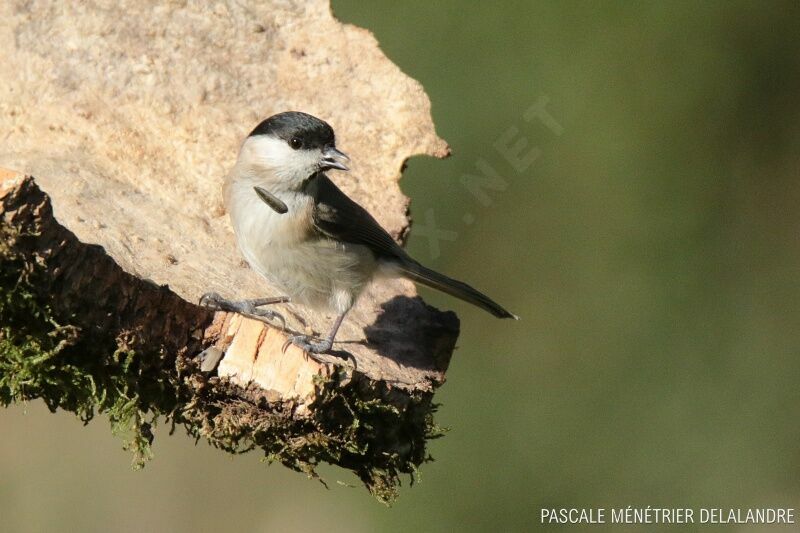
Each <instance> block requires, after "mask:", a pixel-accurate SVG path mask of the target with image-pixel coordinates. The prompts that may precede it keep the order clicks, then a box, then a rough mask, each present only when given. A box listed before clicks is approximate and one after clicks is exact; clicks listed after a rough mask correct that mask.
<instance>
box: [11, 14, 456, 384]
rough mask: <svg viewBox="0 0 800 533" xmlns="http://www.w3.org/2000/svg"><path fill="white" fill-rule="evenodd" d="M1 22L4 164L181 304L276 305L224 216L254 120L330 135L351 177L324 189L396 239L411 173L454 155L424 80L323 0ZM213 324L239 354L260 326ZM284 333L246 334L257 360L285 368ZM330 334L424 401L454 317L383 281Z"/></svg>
mask: <svg viewBox="0 0 800 533" xmlns="http://www.w3.org/2000/svg"><path fill="white" fill-rule="evenodd" d="M0 19H2V20H3V21H4V23H3V25H2V26H0V50H2V52H3V57H4V60H3V61H2V62H1V63H0V132H1V133H0V135H2V143H0V165H2V166H5V167H7V168H10V169H14V170H18V171H20V172H22V173H25V174H29V175H32V176H34V177H35V180H36V183H37V184H38V185H39V187H41V189H42V190H43V191H44V192H45V193H46V194H47V195H48V196H49V197H50V198H51V200H52V205H53V211H54V215H55V218H56V220H57V221H58V222H59V223H60V224H61V225H63V226H64V227H65V228H67V229H68V230H69V231H70V232H72V233H74V234H75V236H76V237H77V239H78V241H79V242H81V243H86V244H96V245H100V246H102V247H103V250H104V251H105V253H107V254H108V256H109V257H110V258H111V259H113V261H114V262H115V263H116V264H117V265H119V266H120V267H121V269H122V270H123V271H124V272H126V273H129V274H131V275H133V276H135V277H137V278H140V279H145V280H150V281H152V282H154V283H155V284H157V285H164V286H168V287H169V290H170V291H172V292H173V293H175V294H176V295H177V296H179V297H180V298H182V299H183V300H185V301H187V302H191V303H196V302H197V301H198V300H199V298H200V296H201V295H202V294H203V293H205V292H207V291H215V292H218V293H220V294H221V295H223V296H224V297H227V298H253V297H260V296H270V295H275V294H277V292H276V291H275V290H273V289H272V288H271V287H269V286H268V285H267V283H266V282H265V281H264V280H263V279H261V278H260V277H259V276H258V275H256V274H255V273H254V272H253V271H252V270H250V268H249V267H247V266H246V264H245V263H244V262H243V260H242V257H241V255H240V254H239V252H238V249H237V248H236V245H235V242H234V238H233V234H232V231H231V228H230V225H229V222H228V217H227V214H226V213H225V212H224V210H223V208H222V204H221V194H220V188H221V182H222V178H223V176H224V174H225V173H226V171H227V170H228V168H229V167H230V166H231V165H232V164H233V162H234V161H235V158H236V154H237V150H238V145H239V143H240V142H241V140H242V139H243V137H244V136H245V135H246V134H247V133H248V131H249V130H250V129H251V128H252V127H254V125H255V124H257V123H258V121H259V120H261V119H263V118H265V117H266V116H269V115H271V114H273V113H275V112H279V111H283V110H289V109H295V110H303V111H307V112H310V113H312V114H314V115H317V116H319V117H322V118H324V119H325V120H327V121H328V122H330V123H331V124H332V126H333V127H334V129H335V130H336V132H337V144H338V145H339V146H340V147H341V148H342V149H343V150H344V151H346V152H348V153H349V155H350V156H351V158H352V167H353V168H352V171H351V172H350V173H346V174H345V173H335V174H334V175H333V178H334V180H335V181H336V182H337V184H338V185H339V186H340V187H342V188H343V189H344V190H345V191H346V192H347V193H348V194H350V195H351V196H352V197H353V198H354V199H356V200H357V201H358V202H359V203H361V204H362V205H364V206H365V207H366V208H367V209H369V210H370V211H371V212H372V213H373V214H374V215H375V216H376V218H377V219H378V220H379V221H380V222H381V224H382V225H383V226H384V227H385V228H386V229H387V230H389V231H390V233H391V234H393V235H394V236H396V237H397V238H400V237H402V236H403V235H404V234H405V232H406V230H407V228H408V224H409V221H408V218H407V207H408V200H407V199H406V198H405V197H404V196H403V195H402V193H401V192H400V190H399V187H398V185H397V180H398V178H399V175H400V168H401V166H402V164H403V162H404V160H405V159H406V158H407V157H409V156H411V155H414V154H429V155H434V156H444V155H446V154H447V151H448V148H447V145H446V144H445V143H444V142H443V141H442V140H441V139H439V138H438V137H437V136H436V134H435V132H434V127H433V124H432V122H431V118H430V104H429V101H428V98H427V97H426V95H425V94H424V92H423V90H422V88H421V87H420V85H419V84H418V83H417V82H415V81H414V80H412V79H410V78H408V77H407V76H406V75H404V74H403V73H402V72H401V71H400V70H399V69H398V68H397V67H396V66H395V65H393V64H392V63H391V62H390V61H389V60H388V59H387V58H386V57H385V56H384V55H383V54H382V53H381V52H380V50H379V48H378V46H377V43H376V41H375V39H374V38H373V37H372V35H371V34H370V33H369V32H367V31H365V30H362V29H359V28H356V27H353V26H349V25H344V24H341V23H339V22H338V21H336V20H335V19H334V18H333V16H332V15H331V12H330V7H329V5H328V3H327V2H326V1H319V0H318V1H312V2H256V1H253V2H237V3H232V2H231V3H219V4H216V6H215V7H214V8H213V9H211V10H209V9H208V7H207V4H206V3H192V2H188V3H187V2H177V3H168V4H163V3H161V2H140V1H130V2H114V3H108V5H107V6H105V7H103V8H100V7H89V6H88V5H82V4H81V5H77V4H69V3H67V4H58V3H42V4H30V3H28V2H13V1H12V2H4V3H2V6H0ZM108 290H119V289H118V288H114V287H109V288H108ZM275 307H276V310H278V311H280V312H281V313H283V314H284V316H286V317H287V319H289V320H288V327H289V329H290V330H294V331H301V332H305V331H309V330H311V331H314V332H317V333H325V332H326V331H327V330H328V328H329V326H330V323H331V321H332V318H333V317H332V316H319V315H314V314H310V313H308V312H306V310H305V309H303V308H301V307H293V306H292V305H291V304H289V305H280V306H275ZM219 320H224V321H225V323H226V324H227V325H226V326H225V327H226V330H225V338H226V339H228V340H229V341H230V344H229V345H228V346H223V347H224V348H226V349H229V350H232V351H231V353H230V354H229V355H231V356H234V355H236V354H235V352H236V351H237V350H238V349H239V348H240V347H241V346H244V344H243V343H242V342H237V339H236V336H237V335H238V334H242V335H245V333H246V334H247V335H250V336H253V335H254V334H253V332H254V331H255V330H260V329H261V328H262V326H261V325H256V324H250V323H249V322H250V321H248V320H245V321H241V320H240V319H231V318H227V317H226V318H219V319H218V321H219ZM304 321H305V323H306V324H307V325H306V326H304V325H303V322H304ZM276 334H277V335H279V337H277V336H275V335H276ZM284 335H285V333H283V332H276V333H270V334H269V335H267V334H265V333H264V332H260V333H258V334H257V335H255V337H256V339H257V342H258V343H261V344H263V343H264V342H265V341H267V340H269V342H268V343H267V346H269V348H268V349H261V347H260V346H261V344H259V348H258V352H257V353H258V358H259V359H261V358H271V359H274V361H273V362H272V363H270V364H275V365H279V366H280V365H283V363H281V361H283V358H284V355H283V354H282V353H280V350H277V349H276V348H277V347H279V346H280V345H281V344H282V343H281V342H279V340H280V338H283V336H284ZM229 337H230V338H229ZM248 338H250V337H248ZM273 339H275V340H274V341H273ZM338 339H339V340H340V341H341V342H339V343H337V344H336V345H335V349H336V350H342V351H346V352H348V353H349V354H350V355H351V356H352V360H353V361H354V362H355V366H356V368H357V369H358V371H359V372H362V373H364V374H365V375H367V376H369V377H370V378H371V379H376V380H387V381H389V382H391V383H392V384H393V385H394V386H397V387H400V388H405V389H409V390H414V389H421V390H431V388H432V387H433V386H435V385H436V384H438V383H440V382H441V381H442V379H443V372H444V369H445V368H446V365H447V361H448V358H449V351H450V350H451V349H452V345H453V342H454V335H453V320H452V318H449V317H447V316H445V315H441V314H439V313H438V312H436V311H434V310H432V309H431V308H429V307H426V306H425V305H424V304H423V303H422V302H421V301H420V300H418V299H417V298H416V292H415V288H414V287H413V285H412V284H410V283H408V282H405V281H389V282H381V283H380V284H375V285H373V286H372V287H370V288H369V289H368V290H367V291H366V292H365V294H364V295H363V296H362V298H361V300H360V302H359V304H358V305H357V306H356V307H355V308H354V309H353V311H352V312H351V313H350V314H349V316H348V318H347V320H346V321H345V323H344V326H343V327H342V330H341V331H340V333H339V335H338ZM252 348H253V347H252V346H250V345H248V346H247V348H246V350H248V351H250V350H252ZM242 349H244V348H242ZM289 352H292V353H290V354H289V355H288V356H286V357H289V358H295V359H297V358H300V357H301V354H299V353H297V352H298V351H297V350H294V349H291V350H289ZM226 357H227V356H226ZM237 357H238V356H237ZM262 364H263V363H262ZM305 364H306V365H309V366H311V367H314V366H318V365H317V364H316V363H314V362H313V361H308V360H306V363H305ZM233 367H234V365H233V363H232V362H231V361H228V362H227V363H226V364H223V367H222V368H223V372H226V371H227V370H226V369H231V370H230V372H231V375H235V376H238V378H239V379H240V380H242V381H244V380H246V379H247V378H248V377H253V378H255V379H257V380H258V379H260V377H261V376H266V375H267V374H268V373H266V374H265V373H264V372H261V373H259V372H255V373H253V372H252V371H250V370H241V371H239V370H233ZM306 371H307V369H304V370H303V372H306ZM237 372H240V373H238V374H237ZM268 382H269V383H273V384H274V383H275V381H269V380H268ZM290 389H291V387H290Z"/></svg>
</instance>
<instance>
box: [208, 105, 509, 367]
mask: <svg viewBox="0 0 800 533" xmlns="http://www.w3.org/2000/svg"><path fill="white" fill-rule="evenodd" d="M348 161H349V158H348V157H347V156H346V155H345V154H344V153H342V152H340V151H339V150H338V149H337V148H336V141H335V136H334V132H333V129H332V128H331V127H330V126H329V125H328V124H327V123H326V122H324V121H322V120H320V119H318V118H316V117H314V116H312V115H309V114H306V113H301V112H297V111H288V112H284V113H279V114H277V115H273V116H271V117H269V118H267V119H266V120H264V121H263V122H261V123H260V124H259V125H258V126H257V127H256V128H255V129H254V130H253V131H252V132H251V133H250V135H249V136H248V137H247V138H246V139H245V140H244V142H243V143H242V146H241V149H240V151H239V157H238V159H237V161H236V164H235V166H234V167H233V169H232V170H231V172H230V173H229V174H228V175H227V177H226V179H225V187H224V194H225V206H226V208H227V210H228V213H229V214H230V217H231V222H232V224H233V229H234V232H235V233H236V240H237V242H238V245H239V249H240V250H241V252H242V254H243V255H244V257H245V259H246V260H247V262H248V263H249V264H250V266H251V267H252V268H253V270H255V271H256V272H258V273H259V274H261V275H262V276H263V277H264V278H266V279H267V280H268V281H269V282H270V283H271V284H272V285H273V286H274V287H275V288H277V289H279V290H280V291H282V294H281V295H280V296H277V297H275V298H261V299H257V300H243V301H230V300H225V299H223V298H221V297H220V296H219V295H218V294H215V293H208V294H205V295H204V296H203V298H202V299H201V304H202V305H205V306H208V307H210V308H214V309H220V310H226V311H233V312H238V313H242V314H245V315H249V316H252V317H255V318H260V319H268V320H269V319H274V318H276V317H279V315H278V314H277V313H275V312H274V311H269V310H265V309H260V307H262V306H264V305H268V304H272V303H279V302H286V301H292V302H294V303H299V304H301V305H304V306H306V307H308V308H310V309H312V310H313V311H317V312H330V311H333V312H334V313H335V314H336V316H337V318H336V320H335V321H334V323H333V327H332V328H331V331H330V333H329V334H328V336H327V337H326V338H325V339H323V340H321V341H319V342H314V341H312V339H311V338H310V337H309V336H306V335H295V336H292V337H290V338H289V341H288V342H291V343H293V344H295V345H297V346H299V347H300V348H301V349H303V350H305V351H306V352H307V353H309V354H320V353H325V352H327V351H329V350H330V349H331V347H332V346H333V341H334V339H335V338H336V332H337V331H338V330H339V326H341V324H342V321H343V320H344V317H345V315H346V314H347V312H348V311H349V310H350V308H351V307H352V306H353V305H354V304H355V302H356V300H357V299H358V296H359V294H360V293H361V291H362V290H363V289H364V287H365V286H366V285H367V284H368V283H369V282H370V281H371V280H372V279H373V277H375V276H389V277H398V276H402V277H406V278H408V279H410V280H412V281H415V282H417V283H421V284H423V285H427V286H428V287H432V288H434V289H438V290H440V291H443V292H446V293H447V294H450V295H453V296H455V297H457V298H461V299H462V300H464V301H467V302H469V303H471V304H474V305H477V306H478V307H481V308H482V309H485V310H486V311H488V312H490V313H492V314H493V315H495V316H497V317H500V318H514V319H518V317H517V316H515V315H513V314H512V313H510V312H508V311H506V310H505V309H504V308H503V307H501V306H500V305H498V304H497V303H495V302H494V301H492V299H490V298H489V297H488V296H486V295H484V294H482V293H480V292H478V291H477V290H475V289H473V288H472V287H470V286H469V285H467V284H466V283H462V282H460V281H456V280H454V279H451V278H448V277H447V276H444V275H442V274H439V273H437V272H434V271H433V270H430V269H428V268H426V267H424V266H422V265H421V264H420V263H418V262H417V261H415V260H414V259H412V258H411V257H410V256H409V255H408V254H407V253H406V252H405V250H403V248H401V247H400V245H398V244H397V243H396V242H395V241H394V239H392V237H391V236H390V235H389V234H388V233H387V232H386V231H385V230H384V229H383V228H382V227H381V226H380V224H378V222H377V221H376V220H375V219H374V218H373V217H372V216H371V215H370V214H369V213H368V212H367V211H366V210H365V209H364V208H363V207H361V206H360V205H358V204H357V203H356V202H354V201H353V200H351V199H350V198H349V197H348V196H347V195H346V194H345V193H343V192H342V191H341V190H340V189H339V188H338V187H337V186H336V185H335V184H334V183H333V182H332V181H331V180H330V179H329V178H328V176H327V175H326V174H325V172H326V171H329V170H344V171H346V170H349V169H348V167H347V162H348Z"/></svg>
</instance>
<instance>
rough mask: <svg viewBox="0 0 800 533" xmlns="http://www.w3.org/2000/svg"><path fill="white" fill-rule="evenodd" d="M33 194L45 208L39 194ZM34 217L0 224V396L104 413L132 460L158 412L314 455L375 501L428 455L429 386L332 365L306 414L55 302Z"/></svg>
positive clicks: (305, 463) (291, 461) (208, 430)
mask: <svg viewBox="0 0 800 533" xmlns="http://www.w3.org/2000/svg"><path fill="white" fill-rule="evenodd" d="M42 205H44V206H45V208H49V204H48V203H47V201H46V198H45V200H44V202H43V204H42ZM0 220H2V218H0ZM38 220H39V218H37V217H27V216H23V217H17V218H16V219H15V218H13V217H11V218H9V217H6V219H5V220H4V221H3V224H2V225H0V404H2V405H9V404H11V403H14V402H20V401H30V400H34V399H36V398H41V399H42V400H43V401H44V402H45V403H46V405H47V406H48V408H49V409H50V410H51V411H56V410H58V409H63V410H66V411H70V412H73V413H75V414H76V415H77V416H78V417H79V418H80V419H81V420H82V421H83V422H84V423H88V422H89V421H90V420H91V419H92V418H93V417H94V416H95V415H96V414H98V413H105V414H107V415H108V416H109V418H110V420H111V425H112V431H113V432H114V433H115V434H118V435H122V436H123V437H124V439H125V447H126V448H128V449H130V450H131V451H132V452H133V464H134V467H137V468H138V467H141V466H142V465H143V464H144V463H145V462H146V461H147V460H148V459H149V458H150V457H152V450H151V445H152V443H153V432H152V428H153V425H154V424H156V423H157V422H159V419H162V420H161V421H162V423H167V424H170V425H171V428H172V430H174V429H175V428H176V427H178V426H183V427H184V428H185V429H186V431H187V432H188V433H189V434H190V435H192V436H194V437H195V438H197V439H200V438H204V439H206V440H207V441H208V442H209V443H210V444H211V445H213V446H215V447H217V448H220V449H222V450H225V451H227V452H231V453H242V452H246V451H250V450H253V449H261V450H263V452H264V453H265V457H266V460H267V461H268V462H279V463H281V464H283V465H285V466H287V467H289V468H291V469H293V470H296V471H299V472H304V473H306V474H307V475H308V476H310V477H315V478H317V477H318V476H317V474H316V472H315V467H316V466H317V465H318V464H319V463H320V462H328V463H332V464H336V465H339V466H342V467H344V468H346V469H349V470H351V471H353V472H354V473H355V474H357V475H358V476H359V478H360V479H361V480H362V481H363V483H364V484H365V486H366V487H367V488H368V489H369V490H370V492H371V493H372V494H373V495H375V497H376V498H378V499H379V500H380V501H382V502H385V503H390V502H391V501H393V500H394V499H395V498H396V497H397V490H398V487H399V485H400V477H401V475H402V474H404V473H405V474H410V475H411V476H412V480H413V475H414V473H415V472H416V469H417V467H418V466H419V465H420V464H421V463H422V462H424V461H426V460H428V459H429V458H428V456H427V454H426V442H427V440H428V439H431V438H435V437H437V436H439V435H440V434H441V430H440V429H439V428H438V427H437V426H436V425H435V423H434V421H433V413H434V411H435V407H436V406H435V404H433V403H432V401H431V400H432V394H431V393H425V394H423V393H420V395H419V396H416V397H415V396H413V395H411V394H409V393H407V392H404V391H400V390H396V389H390V388H389V387H387V386H386V385H385V384H382V385H381V384H376V382H373V381H369V380H366V379H361V378H359V377H358V375H356V377H352V376H347V375H345V374H344V373H341V374H334V375H333V376H332V377H331V378H330V379H327V380H321V381H320V382H319V383H318V385H317V386H318V399H317V401H316V402H315V403H314V405H313V409H311V412H310V415H308V416H304V417H299V416H296V413H294V412H293V406H292V405H291V404H289V403H285V402H275V401H271V400H270V399H269V398H268V397H267V396H266V394H265V392H264V391H263V390H261V389H259V388H257V387H252V388H249V389H243V388H241V387H238V386H236V385H234V384H232V383H230V382H229V381H227V380H225V379H220V378H218V377H216V376H210V375H207V374H204V373H202V372H200V370H199V364H198V363H197V362H196V361H195V360H194V359H193V358H191V357H189V355H188V354H187V350H185V349H184V350H175V349H174V348H172V347H169V346H165V345H163V344H159V343H158V342H153V339H152V338H147V335H146V334H145V333H146V332H142V331H138V330H137V329H135V328H125V327H119V328H114V327H111V328H107V327H104V328H92V327H90V325H87V324H85V323H81V321H80V319H78V317H77V316H76V315H75V310H74V309H73V310H72V312H71V314H70V312H65V311H64V310H61V309H54V308H53V306H52V305H51V303H48V302H52V292H53V291H57V290H58V289H59V287H57V286H56V285H57V284H58V280H57V279H56V278H57V276H54V269H53V267H52V265H50V264H49V261H50V260H51V259H52V256H53V254H55V253H57V252H55V251H54V250H57V248H58V247H57V246H44V247H43V246H42V228H41V227H39V226H38V222H37V221H38ZM56 270H58V268H56Z"/></svg>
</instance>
